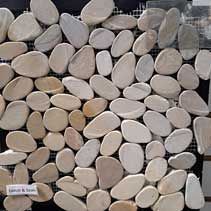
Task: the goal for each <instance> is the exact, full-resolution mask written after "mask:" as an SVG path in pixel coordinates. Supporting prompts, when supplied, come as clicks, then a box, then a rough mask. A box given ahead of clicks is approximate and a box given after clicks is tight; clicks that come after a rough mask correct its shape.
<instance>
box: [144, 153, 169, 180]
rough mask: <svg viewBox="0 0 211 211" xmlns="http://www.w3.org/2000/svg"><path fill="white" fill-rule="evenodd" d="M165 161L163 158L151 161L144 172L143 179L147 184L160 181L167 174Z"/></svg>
mask: <svg viewBox="0 0 211 211" xmlns="http://www.w3.org/2000/svg"><path fill="white" fill-rule="evenodd" d="M167 167H168V164H167V161H166V160H165V159H164V158H159V157H158V158H155V159H153V160H151V161H150V162H149V163H148V165H147V167H146V170H145V178H146V180H148V181H149V182H157V181H159V180H161V179H162V178H163V177H164V176H165V174H166V172H167Z"/></svg>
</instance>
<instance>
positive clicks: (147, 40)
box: [133, 29, 157, 56]
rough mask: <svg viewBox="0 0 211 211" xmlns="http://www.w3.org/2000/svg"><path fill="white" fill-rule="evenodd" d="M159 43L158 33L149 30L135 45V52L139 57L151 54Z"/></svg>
mask: <svg viewBox="0 0 211 211" xmlns="http://www.w3.org/2000/svg"><path fill="white" fill-rule="evenodd" d="M156 42H157V32H156V31H155V30H151V29H149V30H148V31H146V32H144V33H143V34H141V35H140V36H139V37H138V38H137V39H136V41H135V42H134V44H133V52H134V54H136V55H137V56H142V55H145V54H147V53H149V52H150V51H151V50H152V48H153V47H154V46H155V44H156Z"/></svg>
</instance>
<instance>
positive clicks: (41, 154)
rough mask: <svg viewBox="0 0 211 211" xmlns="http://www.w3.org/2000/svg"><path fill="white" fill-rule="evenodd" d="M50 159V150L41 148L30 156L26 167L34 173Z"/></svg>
mask: <svg viewBox="0 0 211 211" xmlns="http://www.w3.org/2000/svg"><path fill="white" fill-rule="evenodd" d="M49 158H50V150H49V149H48V148H47V147H40V148H38V149H37V150H36V151H34V152H32V153H31V154H29V156H28V157H27V159H26V166H27V168H28V169H30V170H32V171H35V170H38V169H40V168H41V167H42V166H44V165H45V164H46V163H47V162H48V159H49Z"/></svg>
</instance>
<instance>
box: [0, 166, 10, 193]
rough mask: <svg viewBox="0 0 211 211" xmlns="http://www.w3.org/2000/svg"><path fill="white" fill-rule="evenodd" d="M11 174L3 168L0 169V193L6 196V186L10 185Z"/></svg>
mask: <svg viewBox="0 0 211 211" xmlns="http://www.w3.org/2000/svg"><path fill="white" fill-rule="evenodd" d="M12 183H13V181H12V174H11V172H10V171H9V170H8V169H6V168H3V167H0V193H1V194H3V195H6V186H7V185H10V184H12Z"/></svg>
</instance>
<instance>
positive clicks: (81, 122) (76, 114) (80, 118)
mask: <svg viewBox="0 0 211 211" xmlns="http://www.w3.org/2000/svg"><path fill="white" fill-rule="evenodd" d="M68 119H69V123H70V125H71V126H72V127H73V128H74V129H76V130H77V131H82V130H83V129H84V128H85V126H86V118H85V116H84V114H83V112H82V111H80V110H74V111H72V112H71V113H70V114H69V116H68Z"/></svg>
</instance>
